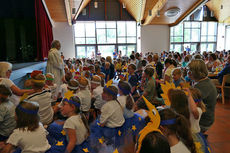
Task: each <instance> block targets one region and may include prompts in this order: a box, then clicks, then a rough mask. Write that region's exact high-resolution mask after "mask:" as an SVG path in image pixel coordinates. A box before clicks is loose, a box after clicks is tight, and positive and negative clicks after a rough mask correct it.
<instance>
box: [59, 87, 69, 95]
mask: <svg viewBox="0 0 230 153" xmlns="http://www.w3.org/2000/svg"><path fill="white" fill-rule="evenodd" d="M67 86H68V85H67V84H65V83H63V84H62V85H61V86H60V89H59V93H61V96H62V97H63V98H64V97H65V95H64V94H65V93H66V92H67V91H68V88H67Z"/></svg>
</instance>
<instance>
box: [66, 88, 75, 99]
mask: <svg viewBox="0 0 230 153" xmlns="http://www.w3.org/2000/svg"><path fill="white" fill-rule="evenodd" d="M73 96H74V94H73V91H70V90H68V91H67V92H66V93H65V94H64V99H65V98H66V99H68V100H69V99H70V98H71V97H73Z"/></svg>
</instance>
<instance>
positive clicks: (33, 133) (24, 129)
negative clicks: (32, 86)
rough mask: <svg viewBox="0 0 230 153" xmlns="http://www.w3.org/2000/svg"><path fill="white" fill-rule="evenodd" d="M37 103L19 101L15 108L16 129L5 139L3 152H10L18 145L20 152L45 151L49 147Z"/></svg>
mask: <svg viewBox="0 0 230 153" xmlns="http://www.w3.org/2000/svg"><path fill="white" fill-rule="evenodd" d="M38 111H39V105H38V103H36V102H32V101H21V102H20V103H19V105H18V106H17V107H16V109H15V115H16V123H17V125H16V129H15V130H14V131H13V133H12V134H11V135H10V137H9V139H8V140H7V142H6V143H7V144H6V146H5V147H4V148H3V150H2V152H3V153H10V152H11V151H12V150H13V149H14V147H19V148H20V149H21V150H22V151H21V152H22V153H26V152H39V153H45V152H46V151H47V150H49V149H50V145H49V143H48V140H47V139H46V135H47V131H46V130H45V129H44V127H43V125H42V124H41V123H39V114H38Z"/></svg>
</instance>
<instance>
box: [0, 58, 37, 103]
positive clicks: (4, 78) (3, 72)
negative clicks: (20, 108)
mask: <svg viewBox="0 0 230 153" xmlns="http://www.w3.org/2000/svg"><path fill="white" fill-rule="evenodd" d="M11 72H12V64H11V63H9V62H0V84H3V85H5V86H6V87H8V88H10V89H11V91H12V92H13V95H12V96H11V97H10V101H11V102H13V103H14V104H15V105H17V104H18V103H19V98H17V97H16V96H15V95H17V96H22V95H23V94H24V93H26V92H32V91H33V90H27V89H20V88H18V87H17V86H16V85H15V84H14V83H13V82H12V81H11V80H10V79H9V78H10V75H11Z"/></svg>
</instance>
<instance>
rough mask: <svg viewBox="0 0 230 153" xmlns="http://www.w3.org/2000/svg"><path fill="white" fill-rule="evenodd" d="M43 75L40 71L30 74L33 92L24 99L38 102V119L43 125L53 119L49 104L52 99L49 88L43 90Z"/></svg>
mask: <svg viewBox="0 0 230 153" xmlns="http://www.w3.org/2000/svg"><path fill="white" fill-rule="evenodd" d="M45 81H46V79H45V76H44V75H43V74H41V73H39V74H37V75H34V76H32V88H33V89H34V91H35V93H33V94H31V95H29V96H28V97H27V98H26V99H27V100H30V101H36V102H37V103H38V104H39V112H38V113H39V116H40V121H41V122H42V124H44V125H48V124H50V123H51V122H52V121H53V114H54V111H53V109H52V106H51V102H52V101H53V100H52V98H51V93H50V91H49V90H45V89H44V86H45Z"/></svg>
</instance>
